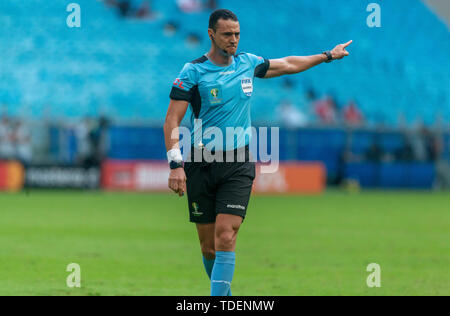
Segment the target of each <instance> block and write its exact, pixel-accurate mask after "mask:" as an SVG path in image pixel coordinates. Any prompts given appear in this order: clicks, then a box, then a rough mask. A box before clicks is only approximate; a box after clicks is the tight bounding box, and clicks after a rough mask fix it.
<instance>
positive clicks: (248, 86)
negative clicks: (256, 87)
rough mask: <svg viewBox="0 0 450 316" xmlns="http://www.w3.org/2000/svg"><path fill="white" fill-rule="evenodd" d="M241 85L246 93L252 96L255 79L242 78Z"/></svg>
mask: <svg viewBox="0 0 450 316" xmlns="http://www.w3.org/2000/svg"><path fill="white" fill-rule="evenodd" d="M241 87H242V91H244V94H245V95H246V96H248V97H251V96H252V93H253V80H252V79H251V78H244V79H242V80H241Z"/></svg>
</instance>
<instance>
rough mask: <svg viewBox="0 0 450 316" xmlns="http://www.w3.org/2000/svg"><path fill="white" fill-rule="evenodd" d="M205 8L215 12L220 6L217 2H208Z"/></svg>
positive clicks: (213, 0) (214, 0)
mask: <svg viewBox="0 0 450 316" xmlns="http://www.w3.org/2000/svg"><path fill="white" fill-rule="evenodd" d="M205 7H206V8H207V9H208V10H211V11H214V10H216V9H217V8H218V7H219V5H218V4H217V1H216V0H207V1H206V5H205Z"/></svg>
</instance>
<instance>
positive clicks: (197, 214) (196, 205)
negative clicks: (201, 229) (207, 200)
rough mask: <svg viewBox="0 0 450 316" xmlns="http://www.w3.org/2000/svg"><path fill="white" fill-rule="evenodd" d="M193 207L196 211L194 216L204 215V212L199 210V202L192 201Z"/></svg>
mask: <svg viewBox="0 0 450 316" xmlns="http://www.w3.org/2000/svg"><path fill="white" fill-rule="evenodd" d="M192 207H193V208H194V211H193V212H192V215H194V216H201V215H203V213H202V212H199V211H198V204H197V203H195V202H193V203H192Z"/></svg>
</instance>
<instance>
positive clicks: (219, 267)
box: [211, 214, 242, 296]
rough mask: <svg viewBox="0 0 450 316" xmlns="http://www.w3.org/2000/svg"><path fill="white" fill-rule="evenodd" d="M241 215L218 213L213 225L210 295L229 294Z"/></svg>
mask: <svg viewBox="0 0 450 316" xmlns="http://www.w3.org/2000/svg"><path fill="white" fill-rule="evenodd" d="M241 224H242V217H240V216H237V215H231V214H218V215H217V218H216V225H215V240H214V244H215V250H216V259H215V262H214V268H213V271H212V274H211V296H227V295H230V296H231V281H232V280H233V274H234V265H235V252H234V251H235V249H236V239H237V234H238V232H239V228H240V226H241Z"/></svg>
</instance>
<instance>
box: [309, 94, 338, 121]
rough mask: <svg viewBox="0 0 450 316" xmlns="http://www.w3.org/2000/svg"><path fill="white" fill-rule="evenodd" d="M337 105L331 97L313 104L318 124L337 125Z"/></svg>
mask: <svg viewBox="0 0 450 316" xmlns="http://www.w3.org/2000/svg"><path fill="white" fill-rule="evenodd" d="M336 110H337V104H336V102H335V101H334V99H333V97H331V96H325V97H323V98H322V99H320V100H317V101H316V102H314V112H315V114H316V116H317V117H318V118H319V120H320V123H322V124H326V125H332V124H336V123H337V111H336Z"/></svg>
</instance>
